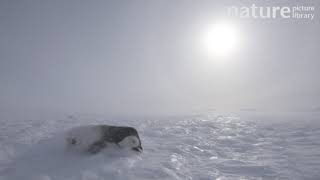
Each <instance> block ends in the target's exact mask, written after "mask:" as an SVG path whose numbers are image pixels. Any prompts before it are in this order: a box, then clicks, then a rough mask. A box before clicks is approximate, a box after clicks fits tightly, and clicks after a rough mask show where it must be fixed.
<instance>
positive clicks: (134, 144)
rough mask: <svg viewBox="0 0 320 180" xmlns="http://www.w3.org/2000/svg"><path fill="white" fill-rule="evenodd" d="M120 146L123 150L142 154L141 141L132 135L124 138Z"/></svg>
mask: <svg viewBox="0 0 320 180" xmlns="http://www.w3.org/2000/svg"><path fill="white" fill-rule="evenodd" d="M118 145H119V146H120V147H122V148H129V149H131V150H133V151H138V152H142V150H143V149H142V147H141V141H140V139H139V138H138V137H137V136H134V135H130V136H127V137H125V138H123V140H122V141H120V142H119V143H118Z"/></svg>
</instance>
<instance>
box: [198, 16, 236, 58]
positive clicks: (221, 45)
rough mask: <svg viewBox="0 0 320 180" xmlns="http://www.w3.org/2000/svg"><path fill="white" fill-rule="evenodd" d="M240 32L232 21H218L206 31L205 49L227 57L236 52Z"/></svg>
mask: <svg viewBox="0 0 320 180" xmlns="http://www.w3.org/2000/svg"><path fill="white" fill-rule="evenodd" d="M239 38H240V36H239V32H238V29H237V27H236V25H235V24H232V23H231V22H226V21H225V22H218V23H215V24H213V25H211V26H209V27H208V28H207V29H206V31H205V32H204V38H203V41H204V43H203V44H204V49H205V51H206V53H207V54H208V55H213V56H217V57H227V56H231V55H232V54H234V53H235V51H236V50H237V48H239V47H238V43H239Z"/></svg>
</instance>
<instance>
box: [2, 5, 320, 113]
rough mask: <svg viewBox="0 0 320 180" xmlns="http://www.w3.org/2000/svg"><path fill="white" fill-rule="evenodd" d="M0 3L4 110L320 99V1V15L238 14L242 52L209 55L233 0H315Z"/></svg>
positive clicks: (265, 104)
mask: <svg viewBox="0 0 320 180" xmlns="http://www.w3.org/2000/svg"><path fill="white" fill-rule="evenodd" d="M217 2H218V1H213V0H211V1H194V0H176V1H174V0H159V1H149V0H141V1H140V0H127V1H125V0H121V1H116V0H114V1H102V0H101V1H100V0H99V1H96V0H94V1H75V0H69V1H62V0H61V1H47V0H38V1H36V0H29V1H15V0H1V1H0V39H1V41H0V108H1V112H12V113H27V112H44V111H48V112H66V113H73V112H83V113H115V114H150V113H160V114H161V113H168V112H170V113H172V112H173V113H174V112H184V111H187V112H188V111H191V110H195V109H203V108H204V109H205V108H215V109H239V108H257V109H259V110H269V109H277V110H287V109H308V108H312V107H318V106H320V103H319V101H320V81H319V77H320V71H319V68H320V59H319V57H320V48H319V47H320V37H319V35H320V34H319V32H320V23H319V18H320V17H319V11H320V10H319V9H318V8H319V1H316V0H314V1H312V0H311V1H307V2H308V4H307V5H312V6H315V7H316V11H315V14H316V17H315V19H314V20H313V21H310V20H292V19H273V20H257V19H246V20H243V19H242V20H238V21H237V22H236V24H237V27H238V30H239V31H241V37H239V38H241V40H242V41H241V43H239V47H241V50H239V52H238V53H237V54H234V55H232V56H230V57H229V58H227V59H217V58H216V57H207V56H205V55H204V54H202V51H201V48H202V46H201V44H200V43H199V39H200V38H201V34H202V32H204V31H205V28H206V26H207V25H208V24H211V23H214V22H215V21H219V20H221V19H223V18H222V17H221V14H223V13H222V12H224V10H225V8H224V7H225V6H231V5H251V4H252V3H256V4H257V5H261V6H275V5H283V6H292V5H296V4H297V5H299V4H302V5H305V4H304V3H305V1H296V2H295V1H293V0H290V1H269V0H268V1H267V0H266V1H261V0H259V1H253V0H251V1H248V2H246V3H245V2H244V1H241V2H242V4H240V0H238V1H236V0H234V1H225V4H219V3H217Z"/></svg>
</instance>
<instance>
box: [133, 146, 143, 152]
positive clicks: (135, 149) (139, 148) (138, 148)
mask: <svg viewBox="0 0 320 180" xmlns="http://www.w3.org/2000/svg"><path fill="white" fill-rule="evenodd" d="M132 150H134V151H138V152H142V151H143V149H142V147H141V146H138V147H134V148H132Z"/></svg>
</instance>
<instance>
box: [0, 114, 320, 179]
mask: <svg viewBox="0 0 320 180" xmlns="http://www.w3.org/2000/svg"><path fill="white" fill-rule="evenodd" d="M319 115H320V114H317V113H309V114H306V113H293V114H290V115H288V114H285V115H283V114H272V115H267V114H262V113H261V114H260V113H257V112H247V114H246V113H242V114H239V113H238V114H226V113H224V114H218V113H202V114H197V115H189V116H175V117H149V118H104V117H101V116H91V115H90V116H89V115H73V116H67V117H50V118H47V119H37V120H35V119H21V120H12V119H1V120H0V122H1V127H0V180H19V179H24V180H28V179H30V180H31V179H32V180H103V179H115V180H117V179H132V180H143V179H170V180H171V179H181V180H185V179H187V180H188V179H190V180H191V179H192V180H194V179H196V180H198V179H199V180H209V179H219V180H223V179H320V173H319V172H320V141H319V138H320V122H319V121H318V120H319ZM89 124H108V125H120V126H121V125H122V126H132V127H135V128H136V129H137V130H138V132H139V135H140V138H141V140H142V146H143V149H144V151H143V153H141V154H140V153H132V152H129V151H119V150H112V149H110V150H105V151H103V152H102V153H99V154H96V155H88V154H81V153H73V152H69V151H67V150H66V147H65V134H66V132H67V131H68V130H69V129H71V128H73V127H77V126H81V125H89Z"/></svg>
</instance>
